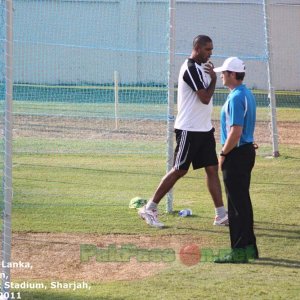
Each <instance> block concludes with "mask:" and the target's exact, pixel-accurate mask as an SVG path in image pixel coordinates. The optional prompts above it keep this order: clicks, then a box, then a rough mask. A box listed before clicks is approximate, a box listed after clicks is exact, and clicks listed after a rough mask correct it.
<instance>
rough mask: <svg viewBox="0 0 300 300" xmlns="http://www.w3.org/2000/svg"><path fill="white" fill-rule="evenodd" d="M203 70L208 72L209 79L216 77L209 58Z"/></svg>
mask: <svg viewBox="0 0 300 300" xmlns="http://www.w3.org/2000/svg"><path fill="white" fill-rule="evenodd" d="M204 71H205V73H207V74H209V76H210V78H211V80H216V79H217V74H216V73H215V72H214V64H213V63H212V62H211V61H210V60H209V61H208V62H207V63H206V64H205V65H204Z"/></svg>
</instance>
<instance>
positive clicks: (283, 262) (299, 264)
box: [256, 257, 300, 269]
mask: <svg viewBox="0 0 300 300" xmlns="http://www.w3.org/2000/svg"><path fill="white" fill-rule="evenodd" d="M256 263H257V264H259V265H267V266H276V267H284V268H292V269H300V261H297V260H289V259H279V258H270V257H261V258H260V259H259V260H256Z"/></svg>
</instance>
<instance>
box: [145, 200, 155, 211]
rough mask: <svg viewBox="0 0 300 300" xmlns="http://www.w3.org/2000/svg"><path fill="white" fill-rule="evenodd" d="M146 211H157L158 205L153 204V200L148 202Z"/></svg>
mask: <svg viewBox="0 0 300 300" xmlns="http://www.w3.org/2000/svg"><path fill="white" fill-rule="evenodd" d="M146 209H149V210H156V209H157V203H155V202H153V201H152V200H150V201H148V202H147V204H146Z"/></svg>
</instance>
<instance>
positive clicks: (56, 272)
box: [11, 233, 208, 282]
mask: <svg viewBox="0 0 300 300" xmlns="http://www.w3.org/2000/svg"><path fill="white" fill-rule="evenodd" d="M191 244H196V245H198V246H199V248H201V247H208V241H206V240H205V239H203V238H200V237H195V236H189V235H172V236H171V235H168V236H142V235H139V236H138V235H117V234H112V235H97V234H66V233H62V234H58V233H57V234H52V233H18V234H14V235H13V243H12V261H13V262H19V261H21V262H25V263H26V262H28V263H30V265H31V267H32V268H14V269H12V271H11V274H12V278H13V279H14V280H16V279H22V280H26V279H30V280H32V279H40V280H71V281H73V280H77V281H79V280H85V281H90V282H99V281H112V280H114V281H115V280H134V279H142V278H146V277H149V276H153V275H155V274H157V273H159V272H160V271H162V270H164V269H167V268H170V267H172V266H174V264H181V262H180V257H179V253H180V250H181V249H182V248H183V247H185V246H186V245H191ZM82 245H85V247H87V245H88V247H90V249H92V254H91V257H90V258H89V260H88V261H87V262H84V261H83V260H86V259H87V256H84V255H82V257H81V256H80V255H81V254H82V253H85V254H88V253H89V252H84V251H83V250H80V249H81V248H80V247H83V246H82ZM109 247H111V248H110V249H122V247H123V249H124V248H125V247H127V248H128V247H131V249H135V250H137V251H138V252H137V254H135V255H133V256H132V257H131V258H130V261H127V262H120V261H117V262H115V261H112V260H116V258H117V257H118V256H115V255H112V253H113V252H110V258H109V261H108V262H107V261H106V262H104V261H103V259H104V260H105V259H106V258H107V256H105V255H106V254H107V253H108V252H107V251H108V249H109ZM85 249H87V248H85ZM95 249H100V250H101V249H102V251H104V252H102V254H103V253H104V256H103V255H102V256H101V255H100V256H98V261H96V258H95V255H94V254H93V251H94V250H95ZM85 251H86V250H85ZM105 251H106V252H105ZM81 252H82V253H81ZM105 253H106V254H105ZM149 255H150V256H149ZM99 258H100V259H99ZM119 258H120V257H119ZM117 259H118V258H117ZM182 266H183V267H186V266H185V265H184V264H182Z"/></svg>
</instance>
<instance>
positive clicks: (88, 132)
mask: <svg viewBox="0 0 300 300" xmlns="http://www.w3.org/2000/svg"><path fill="white" fill-rule="evenodd" d="M214 126H215V128H216V139H217V141H218V140H219V121H218V120H215V121H214ZM270 126H271V124H270V122H264V121H258V122H257V123H256V130H255V139H256V142H257V143H259V144H269V145H271V129H270ZM277 126H278V135H279V142H280V143H282V144H295V145H299V144H300V122H278V123H277ZM166 128H167V125H166V121H161V120H149V119H140V120H139V119H127V120H126V119H124V120H119V124H118V128H116V124H115V121H114V120H113V119H105V118H104V119H98V118H75V117H55V116H30V115H29V116H15V118H14V138H17V137H35V138H37V137H39V138H68V139H83V138H84V139H100V140H103V139H108V140H132V141H138V140H140V141H148V140H149V141H161V142H165V141H166V130H167V129H166Z"/></svg>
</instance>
